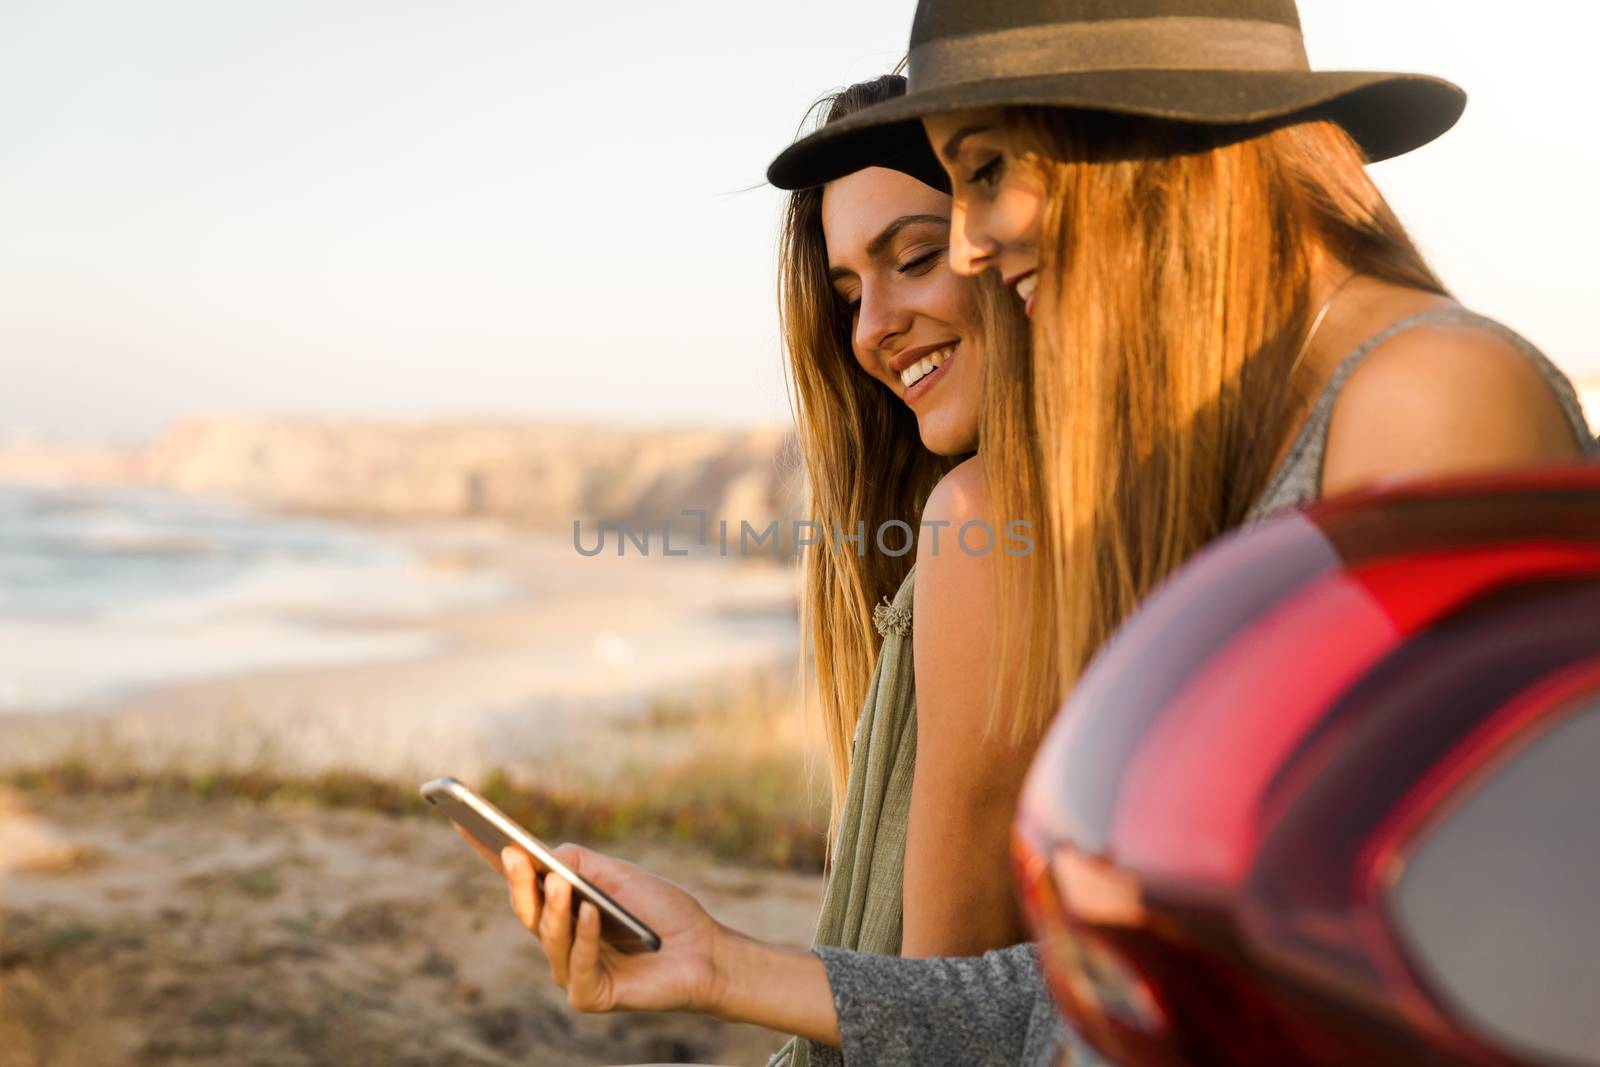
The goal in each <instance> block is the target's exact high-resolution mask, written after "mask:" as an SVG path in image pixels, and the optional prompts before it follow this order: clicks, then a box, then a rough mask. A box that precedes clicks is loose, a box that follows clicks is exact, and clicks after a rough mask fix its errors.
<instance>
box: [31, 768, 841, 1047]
mask: <svg viewBox="0 0 1600 1067" xmlns="http://www.w3.org/2000/svg"><path fill="white" fill-rule="evenodd" d="M624 851H625V850H624ZM629 858H631V859H635V860H637V861H639V862H642V863H644V864H646V865H648V866H650V867H651V868H652V869H655V870H657V871H659V872H660V873H662V874H665V875H666V876H668V877H671V878H673V879H674V880H677V881H679V882H680V883H681V884H683V885H685V886H686V887H688V888H690V889H691V890H692V891H694V892H695V893H696V894H697V895H698V896H699V897H700V898H701V899H702V900H703V901H705V903H706V904H707V906H708V908H709V909H710V910H711V912H712V914H714V915H716V916H717V917H718V918H720V919H723V920H724V921H727V922H729V923H731V924H732V925H734V926H736V927H739V928H741V929H744V930H746V931H748V932H750V933H753V934H756V935H758V936H762V937H766V938H771V939H775V940H779V941H784V942H788V943H793V944H804V943H806V942H807V941H808V940H809V934H810V928H811V924H812V921H813V919H814V916H815V912H816V907H817V904H818V900H819V897H820V882H819V880H818V879H816V878H814V877H807V876H800V875H791V874H777V873H772V872H765V871H756V870H751V869H745V868H739V867H733V866H727V865H720V864H715V863H711V862H708V861H704V860H701V859H699V858H697V857H694V856H690V855H685V854H683V853H681V852H670V851H662V850H655V851H646V852H643V853H639V854H634V855H631V856H630V857H629ZM777 1044H778V1039H777V1038H776V1037H775V1036H774V1035H772V1034H769V1033H766V1032H763V1031H759V1030H755V1029H752V1028H748V1027H738V1026H728V1025H724V1024H719V1023H716V1022H713V1021H711V1020H707V1019H702V1018H698V1017H691V1016H645V1015H627V1016H613V1017H589V1016H580V1015H577V1014H574V1013H573V1012H571V1011H570V1010H568V1008H567V1007H566V1005H565V1002H564V1000H563V999H562V995H561V993H560V990H559V989H557V988H555V987H554V985H553V984H552V983H551V981H550V979H549V976H548V972H547V970H546V968H545V965H544V963H543V960H542V957H541V956H540V954H539V952H538V951H537V948H536V947H535V945H534V944H533V943H532V941H531V939H530V938H529V937H528V936H527V935H526V933H525V932H524V931H523V930H522V928H521V927H520V926H518V925H516V922H515V920H514V919H513V917H512V916H511V914H510V910H509V908H508V906H507V905H506V902H505V895H504V892H503V890H502V888H501V886H500V883H499V881H498V879H497V878H496V877H495V876H494V875H493V873H492V872H490V871H488V870H487V869H486V868H484V867H483V865H482V864H481V862H480V861H479V860H478V858H477V857H476V856H475V855H473V854H471V853H470V851H469V850H467V849H466V848H465V847H463V846H462V844H461V843H460V842H459V841H458V840H457V839H456V838H455V836H454V835H453V834H452V833H451V832H450V831H449V829H448V828H447V827H446V826H444V825H443V824H442V822H440V821H436V820H433V819H429V818H398V817H388V816H383V815H376V814H369V813H364V812H355V811H337V812H329V811H324V810H318V809H315V808H311V807H307V806H302V805H287V804H266V805H248V804H234V803H225V802H204V801H199V800H192V799H183V798H171V797H168V798H157V799H152V798H150V797H147V796H139V795H132V796H121V797H112V798H105V797H78V798H52V797H49V796H42V795H35V794H26V795H19V794H17V793H13V792H0V1067H44V1065H51V1067H79V1065H96V1067H101V1065H104V1067H115V1065H121V1064H185V1065H190V1064H192V1065H207V1067H211V1065H216V1067H220V1065H223V1064H228V1065H246V1067H248V1065H256V1064H260V1065H265V1064H273V1065H298V1064H364V1063H382V1064H390V1065H396V1067H400V1065H419V1067H420V1065H434V1067H437V1065H442V1064H470V1065H476V1064H539V1065H550V1067H565V1065H569V1064H570V1065H578V1064H619V1063H638V1062H656V1061H663V1062H688V1061H697V1062H705V1063H718V1064H759V1063H761V1062H763V1061H764V1057H765V1056H766V1054H767V1053H768V1052H770V1051H771V1050H772V1049H773V1048H775V1047H776V1045H777Z"/></svg>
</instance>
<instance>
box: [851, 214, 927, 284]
mask: <svg viewBox="0 0 1600 1067" xmlns="http://www.w3.org/2000/svg"><path fill="white" fill-rule="evenodd" d="M930 222H937V223H938V224H939V225H941V226H948V225H950V219H949V218H948V217H947V216H945V215H901V216H900V217H899V218H897V219H895V220H894V221H893V222H891V223H889V225H887V226H885V227H884V228H883V229H881V230H879V231H878V236H876V237H874V238H873V239H872V240H870V241H868V242H867V258H868V259H877V258H878V257H879V256H881V255H883V251H884V249H886V248H888V247H889V242H890V241H893V240H894V239H895V237H896V236H898V235H899V233H900V231H901V230H903V229H905V228H906V227H907V226H917V225H920V224H923V223H930ZM854 274H855V271H853V270H850V269H848V268H846V267H834V268H833V269H831V270H829V271H828V281H830V282H836V281H838V280H839V279H840V278H845V277H850V276H851V275H854Z"/></svg>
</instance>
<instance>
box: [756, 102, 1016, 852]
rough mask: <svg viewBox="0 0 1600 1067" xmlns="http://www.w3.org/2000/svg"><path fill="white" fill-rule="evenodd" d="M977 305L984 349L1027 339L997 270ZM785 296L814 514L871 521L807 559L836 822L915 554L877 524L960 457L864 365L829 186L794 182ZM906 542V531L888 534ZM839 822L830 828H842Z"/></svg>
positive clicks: (810, 694) (808, 652) (810, 686)
mask: <svg viewBox="0 0 1600 1067" xmlns="http://www.w3.org/2000/svg"><path fill="white" fill-rule="evenodd" d="M904 86H905V82H904V79H902V78H899V77H896V76H893V75H889V76H885V77H882V78H878V79H876V80H874V81H870V82H862V83H860V84H857V85H853V86H850V87H849V88H847V89H845V90H843V91H841V92H839V93H837V94H835V95H833V96H830V97H827V98H825V99H824V100H822V101H821V102H820V103H819V105H818V107H817V109H814V110H821V111H823V113H824V119H823V121H824V122H833V121H836V120H838V119H840V118H843V117H844V116H846V115H849V114H852V113H854V112H855V111H858V110H860V109H862V108H864V107H867V106H869V105H871V104H874V103H877V102H879V101H882V100H887V99H890V98H892V97H895V96H899V95H901V94H902V93H904V91H905V88H904ZM977 290H978V300H977V314H978V315H979V317H980V321H981V322H982V323H983V325H984V334H985V337H984V345H985V351H986V352H988V353H992V352H993V351H995V349H996V347H1002V346H1004V345H1006V344H1024V343H1025V336H1023V335H1022V334H1021V332H1020V330H1017V331H1016V339H1015V340H1010V339H1008V335H1007V334H1005V333H1004V332H996V331H997V330H998V331H1004V330H1006V329H1007V328H1014V325H1013V324H1015V323H1016V322H1017V320H1018V318H1019V316H1018V314H1017V312H1016V310H1015V309H1014V308H1012V307H1010V306H1009V305H1014V304H1015V300H1014V299H1012V298H1011V296H1010V294H1009V293H1007V292H1004V291H1003V290H1002V289H1001V287H1000V286H999V285H998V283H997V282H995V281H994V280H993V279H987V280H984V281H981V282H980V283H979V284H978V285H977ZM778 305H779V317H780V324H781V328H782V332H783V337H784V347H785V349H786V351H787V355H788V360H787V363H786V368H785V369H786V377H787V380H788V385H789V396H790V404H791V406H792V408H793V409H794V418H795V424H796V427H797V437H798V442H799V450H800V456H801V461H802V463H803V465H804V468H805V473H806V479H807V484H808V490H809V492H808V505H807V506H808V512H809V514H808V518H809V519H810V520H811V521H812V522H814V523H815V524H816V527H815V529H816V530H817V531H819V532H820V533H821V534H822V536H823V538H824V540H825V541H830V540H831V538H832V536H833V531H834V530H836V529H837V530H840V531H842V532H844V533H846V534H850V533H852V532H854V531H855V530H856V529H857V528H858V524H864V525H865V529H866V531H867V534H866V537H865V538H863V541H862V544H861V549H860V552H859V553H858V552H857V551H856V550H855V549H854V548H850V549H839V548H837V547H835V546H831V545H830V544H820V545H816V546H813V547H812V548H810V549H809V550H808V551H807V552H806V555H805V559H804V564H803V566H804V575H805V579H804V591H803V593H802V597H801V620H800V624H801V655H802V661H803V665H806V666H807V668H808V669H804V670H803V672H802V677H804V678H805V679H806V682H807V684H806V689H807V703H808V705H811V706H813V707H814V708H815V709H816V711H817V713H818V714H819V716H820V718H821V720H822V724H823V733H824V736H825V739H826V741H827V747H828V770H829V778H830V784H831V787H832V798H833V805H832V811H833V815H832V822H833V823H834V824H835V825H836V824H837V820H838V817H839V813H840V811H841V809H842V808H843V805H844V797H845V790H846V787H847V785H848V782H849V776H850V759H851V748H852V744H853V741H854V737H855V731H856V725H857V722H858V721H859V719H860V715H861V706H862V703H863V701H864V700H865V699H866V695H867V689H868V686H869V685H870V684H871V681H872V673H873V669H874V666H875V664H876V661H877V657H878V653H879V651H880V648H881V646H882V639H881V638H880V637H879V635H878V632H877V630H876V628H875V627H874V626H873V622H872V609H873V606H874V605H875V604H877V603H878V602H879V601H880V600H881V599H883V598H884V597H887V596H892V595H893V594H894V592H895V591H896V590H897V589H898V588H899V587H900V584H901V582H902V581H904V579H905V577H906V575H907V574H908V573H909V572H910V570H911V566H912V564H913V563H914V562H915V553H914V552H907V553H906V554H904V555H901V556H891V555H889V554H887V553H885V552H883V551H881V550H880V549H879V547H878V544H877V539H876V536H875V533H876V531H877V530H879V529H880V528H882V526H883V524H885V523H888V522H890V521H895V520H897V521H900V522H904V523H907V524H909V526H910V527H911V529H912V530H916V529H917V528H918V523H919V520H920V518H921V515H922V509H923V505H924V504H926V503H927V500H928V496H929V494H930V493H932V491H933V487H934V486H935V485H936V484H937V483H938V481H939V479H940V478H942V477H944V475H945V474H946V473H948V472H949V470H950V469H951V468H952V467H954V466H955V465H956V463H958V462H959V461H960V459H961V457H959V456H956V457H947V456H939V455H936V454H934V453H932V452H930V451H928V450H927V449H926V448H925V447H924V446H923V444H922V439H921V436H920V433H919V430H918V426H917V419H916V415H915V414H914V413H913V412H912V411H911V409H910V408H909V407H907V406H906V404H905V403H904V402H902V401H901V400H900V399H899V398H897V397H896V396H895V395H894V394H893V393H891V392H890V391H889V390H888V389H887V388H885V387H884V386H883V384H882V383H881V382H878V381H875V380H873V379H871V378H869V377H868V376H867V375H866V374H865V373H863V372H862V370H861V368H860V367H859V366H858V365H857V363H856V360H855V356H854V354H853V352H852V349H851V343H850V341H851V323H850V316H849V314H848V313H847V312H846V310H845V309H844V307H843V306H842V303H841V301H840V299H839V297H838V295H837V293H835V291H834V289H833V286H832V284H831V283H830V282H829V280H828V251H827V246H826V242H825V241H824V238H823V231H822V190H821V189H820V188H813V189H802V190H800V191H798V192H795V193H792V194H791V195H790V197H789V200H788V203H787V205H786V207H785V210H784V215H783V224H782V229H781V232H780V239H779V274H778ZM886 540H887V542H888V543H889V544H890V545H891V546H893V547H898V545H899V543H900V538H899V537H898V536H891V535H886ZM831 836H832V835H831V833H830V838H831Z"/></svg>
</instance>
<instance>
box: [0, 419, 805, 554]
mask: <svg viewBox="0 0 1600 1067" xmlns="http://www.w3.org/2000/svg"><path fill="white" fill-rule="evenodd" d="M0 481H11V482H27V483H35V484H37V483H52V484H68V485H70V484H82V483H102V484H103V483H127V484H135V485H142V486H150V487H157V488H163V489H170V490H174V491H179V492H194V493H209V494H224V495H229V496H236V497H240V498H243V499H246V500H249V501H251V502H254V503H257V504H260V505H263V506H266V507H270V508H274V509H277V510H283V511H293V512H306V513H313V514H319V515H333V516H343V517H353V518H384V519H453V518H469V517H484V518H494V519H500V520H504V521H507V522H511V523H515V524H517V525H522V526H529V527H541V528H552V529H554V528H566V529H570V527H571V524H572V522H573V521H574V520H578V521H581V522H583V523H584V524H585V525H586V527H587V526H588V525H589V524H592V523H598V522H605V523H648V524H649V525H650V526H651V528H652V529H655V530H657V531H659V529H660V524H661V522H662V521H663V520H666V521H669V522H671V523H672V524H673V527H674V529H675V530H685V529H694V528H696V527H697V526H698V524H699V519H698V518H685V517H684V516H682V514H681V513H682V512H683V511H684V509H703V510H705V511H706V512H707V515H708V517H709V519H710V520H711V521H712V522H715V521H716V520H717V519H719V518H725V519H727V520H729V522H730V523H731V524H732V526H733V527H734V528H735V529H737V527H738V523H739V522H740V521H741V520H743V521H748V522H750V523H751V524H752V525H753V526H755V527H756V528H758V529H760V528H764V527H766V526H767V525H768V524H769V523H771V522H773V521H777V522H778V523H779V524H780V527H782V528H784V529H785V531H787V529H788V528H789V527H790V524H791V521H792V520H793V519H794V518H797V517H799V516H800V514H801V511H800V508H801V499H802V495H801V494H802V477H801V474H800V469H799V463H798V459H797V457H796V455H795V451H794V437H793V434H792V432H791V431H789V430H787V429H785V428H783V427H759V428H750V429H675V428H668V429H658V428H642V427H633V426H603V425H579V424H543V423H520V422H488V421H465V420H463V421H440V422H417V423H384V422H370V421H357V420H332V419H291V418H255V417H244V416H197V417H193V418H188V419H184V420H181V421H179V422H177V423H175V424H174V425H172V426H171V427H170V428H169V429H168V430H167V431H165V432H164V433H162V434H160V435H159V436H158V437H156V438H155V439H154V440H153V441H152V442H150V443H149V444H148V445H145V446H143V447H138V448H131V449H126V450H117V449H112V448H104V447H94V446H78V445H74V446H68V445H50V444H42V443H30V442H12V443H5V444H0Z"/></svg>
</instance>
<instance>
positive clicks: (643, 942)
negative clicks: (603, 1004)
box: [421, 778, 661, 952]
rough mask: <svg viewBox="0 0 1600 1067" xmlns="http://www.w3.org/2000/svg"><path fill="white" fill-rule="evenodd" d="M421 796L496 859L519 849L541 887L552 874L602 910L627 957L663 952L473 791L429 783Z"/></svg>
mask: <svg viewBox="0 0 1600 1067" xmlns="http://www.w3.org/2000/svg"><path fill="white" fill-rule="evenodd" d="M421 792H422V798H423V799H424V800H426V801H427V802H428V803H429V804H432V805H433V806H434V807H436V808H438V809H439V811H440V813H441V814H443V815H445V816H446V817H448V818H449V819H451V820H453V821H454V822H455V823H456V825H457V826H460V827H461V828H462V829H463V830H465V831H466V832H467V833H468V834H470V835H471V836H472V837H473V839H474V840H476V841H477V842H478V843H479V844H481V845H483V846H485V847H486V848H488V849H489V850H490V851H491V852H494V853H495V854H496V855H498V854H499V852H500V850H501V849H503V848H505V847H506V846H507V845H515V846H516V847H518V848H520V849H521V850H522V851H524V852H526V853H527V854H528V855H529V856H530V857H531V858H532V860H533V869H534V877H535V878H537V879H538V880H539V884H540V885H541V886H542V885H543V884H544V876H545V874H546V873H549V872H554V873H555V874H557V875H560V876H561V877H562V878H564V879H566V880H567V882H569V883H570V884H571V885H572V888H573V891H574V892H575V893H576V894H577V895H578V897H579V898H581V899H583V900H587V901H588V902H589V903H591V904H593V905H594V906H595V907H596V908H598V909H599V910H600V936H601V937H603V938H604V939H605V941H606V943H607V944H609V945H611V946H612V947H613V948H616V949H619V950H621V951H623V952H657V951H660V949H661V938H660V937H658V936H656V932H655V931H654V930H652V929H650V928H649V927H648V926H646V925H645V924H644V923H642V922H640V921H639V920H638V919H636V918H634V917H633V916H632V915H631V914H629V913H628V909H626V908H624V907H623V906H622V905H621V904H618V903H617V902H616V901H615V900H612V899H611V898H610V897H609V896H607V895H606V893H605V891H604V890H602V889H601V888H600V887H599V886H597V885H595V884H594V883H593V882H590V881H589V880H588V879H587V878H584V877H582V876H581V875H579V874H578V873H577V872H576V871H574V870H572V869H571V868H570V867H568V866H567V865H566V864H564V863H562V862H561V861H560V860H559V859H557V858H556V857H555V854H554V852H552V851H551V849H550V848H549V847H548V846H546V845H545V844H544V843H543V842H541V841H540V840H539V839H538V838H536V837H534V836H533V835H532V834H530V833H529V832H528V831H527V830H524V829H523V828H522V827H521V826H519V825H518V824H517V823H516V822H515V821H514V820H512V819H511V818H510V817H509V816H507V815H506V813H505V812H503V811H501V810H500V809H499V808H497V807H495V806H494V805H493V804H491V803H489V802H488V801H487V800H485V799H483V797H481V796H479V795H478V794H477V793H474V792H473V791H472V790H471V789H468V788H467V787H466V786H464V785H462V784H461V783H460V782H458V781H456V780H455V779H454V778H435V779H434V780H433V781H431V782H427V783H424V785H423V786H422V790H421ZM574 914H576V902H575V903H574Z"/></svg>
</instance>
